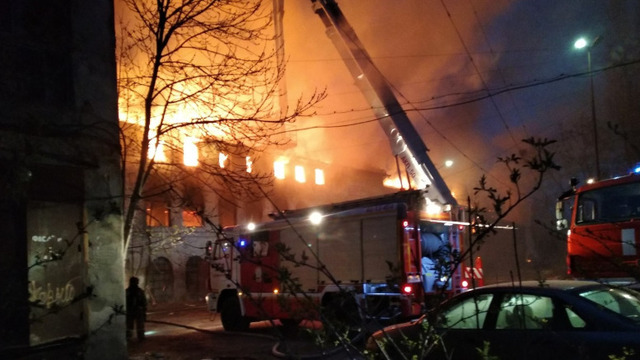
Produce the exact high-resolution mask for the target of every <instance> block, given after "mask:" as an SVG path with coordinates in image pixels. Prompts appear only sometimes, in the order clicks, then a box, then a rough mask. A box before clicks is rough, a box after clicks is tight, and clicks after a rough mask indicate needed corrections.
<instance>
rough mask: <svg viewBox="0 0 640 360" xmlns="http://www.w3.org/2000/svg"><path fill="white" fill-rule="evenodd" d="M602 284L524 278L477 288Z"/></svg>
mask: <svg viewBox="0 0 640 360" xmlns="http://www.w3.org/2000/svg"><path fill="white" fill-rule="evenodd" d="M599 285H603V284H601V283H599V282H597V281H589V280H543V281H538V280H526V281H522V282H517V281H514V282H503V283H497V284H491V285H486V286H483V287H480V288H478V289H487V288H489V289H496V288H509V289H513V288H523V289H524V288H526V289H533V288H535V289H555V290H571V289H575V288H581V287H591V286H599Z"/></svg>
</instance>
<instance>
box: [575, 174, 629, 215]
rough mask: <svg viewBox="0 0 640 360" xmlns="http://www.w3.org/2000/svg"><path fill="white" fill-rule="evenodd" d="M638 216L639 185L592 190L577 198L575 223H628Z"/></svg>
mask: <svg viewBox="0 0 640 360" xmlns="http://www.w3.org/2000/svg"><path fill="white" fill-rule="evenodd" d="M638 216H640V183H630V184H623V185H616V186H611V187H605V188H601V189H594V190H590V191H586V192H584V193H582V194H581V195H580V196H579V198H578V216H577V219H576V223H578V224H580V223H588V222H611V221H628V220H629V219H631V218H633V217H638Z"/></svg>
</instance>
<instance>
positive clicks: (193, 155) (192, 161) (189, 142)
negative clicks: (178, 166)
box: [183, 137, 198, 166]
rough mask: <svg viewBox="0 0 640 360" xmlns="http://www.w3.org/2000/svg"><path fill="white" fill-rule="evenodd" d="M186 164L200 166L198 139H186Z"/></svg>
mask: <svg viewBox="0 0 640 360" xmlns="http://www.w3.org/2000/svg"><path fill="white" fill-rule="evenodd" d="M183 141H184V160H183V161H184V164H185V165H186V166H198V146H197V145H196V142H198V139H196V138H192V137H185V138H184V140H183Z"/></svg>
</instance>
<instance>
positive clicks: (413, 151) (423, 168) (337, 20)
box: [311, 0, 457, 206]
mask: <svg viewBox="0 0 640 360" xmlns="http://www.w3.org/2000/svg"><path fill="white" fill-rule="evenodd" d="M311 2H312V3H313V4H314V11H315V13H316V14H318V16H320V18H321V19H322V22H323V23H324V25H325V27H326V30H327V35H328V36H329V38H330V39H331V40H332V41H333V44H334V46H335V47H336V48H337V50H338V52H339V53H340V56H341V57H342V59H343V61H344V63H345V64H346V66H347V68H348V69H349V71H350V72H351V74H352V75H353V77H354V79H355V81H356V84H357V85H358V87H359V88H360V90H361V91H362V93H363V94H364V96H365V97H366V99H367V101H368V102H369V104H370V105H371V108H372V110H373V111H374V114H375V115H376V117H377V119H378V121H379V123H380V125H381V127H382V129H383V130H384V132H385V134H386V135H387V137H388V138H389V142H390V145H391V150H392V152H393V154H394V155H395V156H396V157H397V158H398V159H399V160H400V161H401V162H402V164H403V165H404V167H405V169H406V171H407V174H408V175H409V177H410V178H411V180H412V181H413V183H414V185H415V187H416V188H418V189H427V190H428V192H427V198H428V199H429V200H431V201H433V202H436V203H439V204H440V205H445V204H450V205H452V206H456V205H457V202H456V200H455V198H454V197H453V196H452V195H451V191H450V190H449V188H448V187H447V185H446V183H445V182H444V180H443V179H442V177H441V176H440V173H439V172H438V170H437V169H436V167H435V165H434V164H433V162H432V161H431V159H430V158H429V156H428V155H427V147H426V146H425V144H424V142H423V141H422V138H421V137H420V135H419V134H418V132H417V131H416V129H415V128H414V127H413V125H412V124H411V121H410V120H409V118H408V117H407V114H406V113H405V111H404V109H403V108H402V106H401V105H400V103H399V102H398V100H397V98H396V96H395V95H394V93H393V91H392V89H391V87H390V86H389V84H388V82H387V80H386V78H385V77H384V75H382V73H381V72H380V71H379V70H378V68H377V67H376V66H375V65H374V64H373V62H372V60H371V57H370V56H369V54H368V53H367V51H366V50H365V49H364V46H363V45H362V43H361V42H360V40H359V39H358V37H357V35H356V33H355V31H354V30H353V28H352V27H351V25H349V23H348V22H347V20H346V18H345V17H344V15H343V14H342V11H341V10H340V8H339V7H338V4H337V3H336V2H335V1H334V0H311Z"/></svg>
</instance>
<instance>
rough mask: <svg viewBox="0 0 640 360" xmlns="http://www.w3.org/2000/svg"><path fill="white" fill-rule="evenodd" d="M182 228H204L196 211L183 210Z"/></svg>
mask: <svg viewBox="0 0 640 360" xmlns="http://www.w3.org/2000/svg"><path fill="white" fill-rule="evenodd" d="M182 226H202V219H201V218H200V215H198V212H197V211H195V210H190V209H184V210H182Z"/></svg>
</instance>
